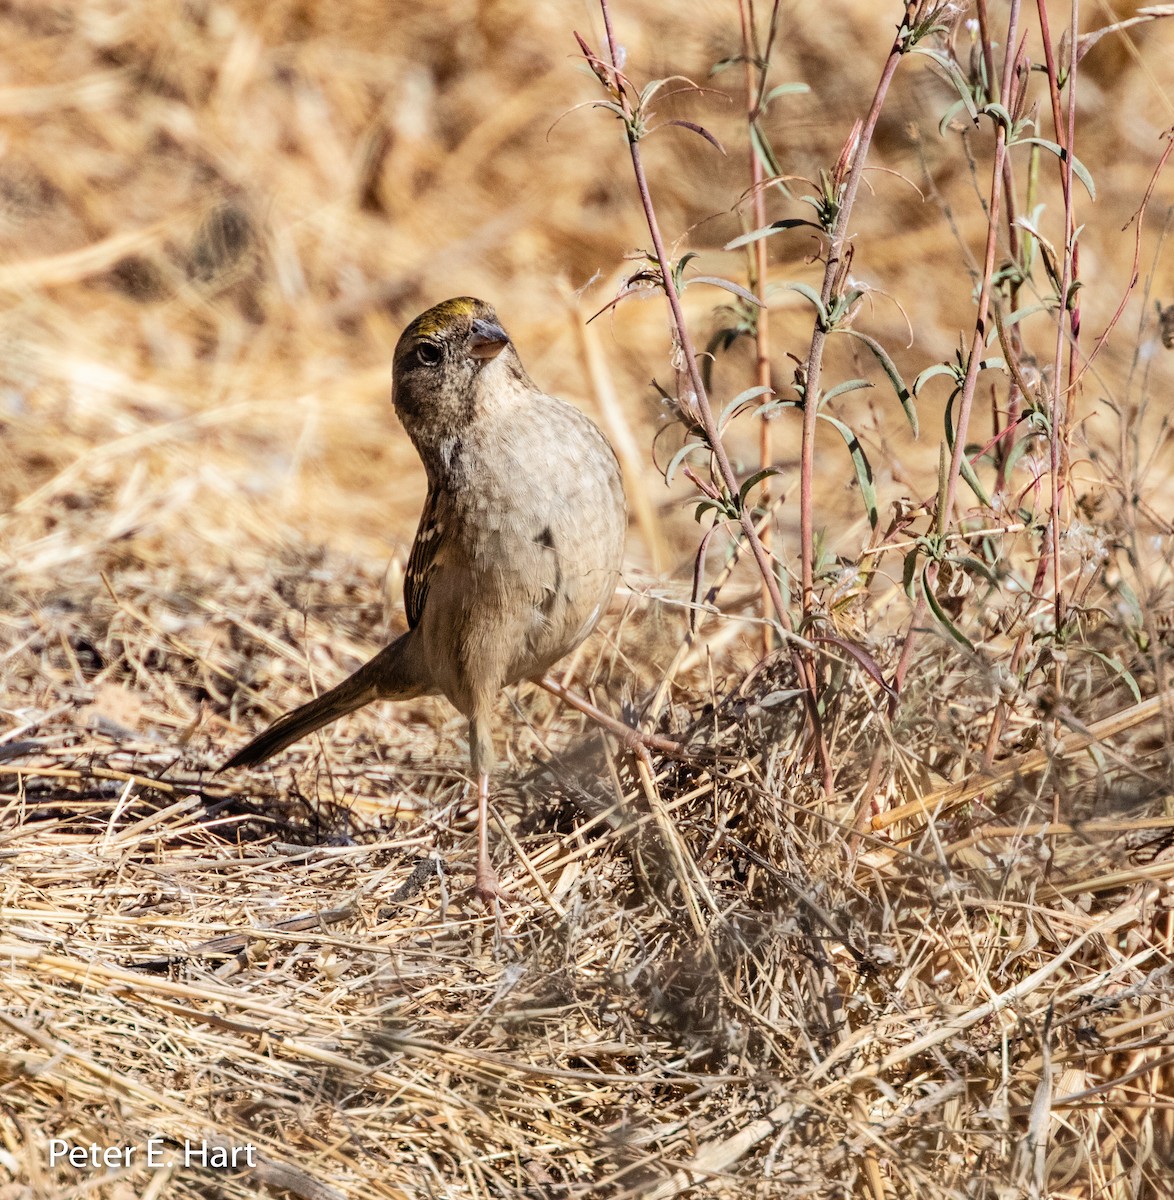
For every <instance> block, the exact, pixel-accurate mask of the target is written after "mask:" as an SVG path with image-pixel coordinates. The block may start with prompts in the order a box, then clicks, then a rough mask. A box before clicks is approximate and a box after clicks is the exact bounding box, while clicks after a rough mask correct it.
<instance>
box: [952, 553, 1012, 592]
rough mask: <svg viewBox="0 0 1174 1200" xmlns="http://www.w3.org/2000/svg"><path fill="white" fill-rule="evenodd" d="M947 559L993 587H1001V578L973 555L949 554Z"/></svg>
mask: <svg viewBox="0 0 1174 1200" xmlns="http://www.w3.org/2000/svg"><path fill="white" fill-rule="evenodd" d="M946 558H947V559H948V560H949V561H950V562H952V563H957V564H958V566H960V567H961V568H962V569H963V570H964V571H966V572H967V573H968V574H970V575H978V576H981V577H982V578H983V579H985V580H986V581H987V583H989V584H990V585H991V587H993V588H997V587H998V586H999V577H998V576H997V575H996V574H995V573H994V571H992V570H991V569H990V567H989V566H987V564H986V563H984V562H983V561H982V559H981V558H975V557H974V555H972V554H947V555H946Z"/></svg>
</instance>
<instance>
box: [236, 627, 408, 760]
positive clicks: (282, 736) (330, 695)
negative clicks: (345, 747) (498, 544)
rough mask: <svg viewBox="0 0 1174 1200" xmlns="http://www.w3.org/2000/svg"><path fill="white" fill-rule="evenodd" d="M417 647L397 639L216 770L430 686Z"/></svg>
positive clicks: (259, 757)
mask: <svg viewBox="0 0 1174 1200" xmlns="http://www.w3.org/2000/svg"><path fill="white" fill-rule="evenodd" d="M413 649H414V647H413V646H412V645H411V634H410V633H405V634H404V635H403V636H402V637H399V638H396V640H395V641H394V642H392V643H391V645H390V646H387V647H385V648H384V649H383V650H381V651H380V652H379V653H378V654H377V655H376V656H375V657H374V658H373V659H371V661H370V662H368V663H364V665H363V666H361V667H360V668H359V669H358V670H357V671H356V672H355V673H354V674H353V675H350V676H348V677H347V678H346V679H344V680H343V681H342V683H340V684H338V685H337V686H336V687H332V688H331V689H330V691H328V692H324V693H323V694H322V695H321V696H319V697H318V698H317V699H316V700H311V701H309V702H308V703H307V704H303V705H302V706H301V707H300V708H295V709H294V710H293V711H292V712H287V713H286V714H285V716H283V717H278V719H277V720H276V721H274V722H273V724H272V725H270V726H269V728H268V729H266V730H265V731H264V733H260V734H258V735H257V736H256V737H255V738H253V740H252V741H251V742H249V743H248V744H247V745H245V746H242V747H241V748H240V749H239V750H238V751H237V752H236V753H235V754H234V755H233V756H232V757H231V758H229V759H228V760H227V761H226V762H224V763H223V764H222V765H221V766H220V767H218V768H217V770H216V773H217V774H218V775H219V774H220V772H221V771H228V770H231V769H232V768H233V767H251V766H254V765H255V764H256V763H261V762H264V761H265V760H266V759H267V758H271V757H272V756H273V755H274V754H277V753H279V752H280V751H282V750H284V749H285V748H286V747H287V746H290V745H292V744H293V743H294V742H296V741H298V740H299V739H300V738H303V737H305V736H306V735H307V734H308V733H313V732H314V730H315V729H321V728H322V726H323V725H329V724H330V722H331V721H336V720H338V718H339V717H344V716H346V714H347V713H352V712H354V711H355V710H356V709H359V708H362V707H363V706H364V705H366V704H370V703H371V702H372V701H373V700H408V699H410V698H411V697H412V696H419V695H421V694H422V693H424V692H426V691H429V690H431V689H430V688H428V687H427V686H426V685H424V684H423V683H421V682H420V681H419V680H418V678H416V676H417V672H416V671H414V670H413V669H412V668H413V665H414V658H415V656H414V655H413V654H412V653H411V651H412V650H413Z"/></svg>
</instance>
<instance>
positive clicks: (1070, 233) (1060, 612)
mask: <svg viewBox="0 0 1174 1200" xmlns="http://www.w3.org/2000/svg"><path fill="white" fill-rule="evenodd" d="M1079 8H1080V6H1079V0H1072V4H1071V10H1070V11H1071V17H1070V19H1071V30H1070V34H1069V42H1070V47H1069V58H1068V63H1067V68H1068V72H1067V79H1066V81H1065V86H1066V87H1067V88H1068V109H1067V113H1062V108H1061V103H1060V77H1059V72H1058V68H1057V64H1056V57H1055V52H1054V49H1053V46H1052V36H1051V30H1050V28H1049V26H1048V11H1047V5H1046V3H1045V0H1036V9H1037V11H1038V12H1039V21H1040V32H1041V33H1042V35H1043V44H1044V61H1045V63H1046V65H1047V71H1048V92H1049V95H1050V97H1051V101H1052V123H1053V125H1054V127H1055V131H1056V141H1057V142H1058V143H1059V144H1060V146H1061V148H1062V150H1063V151H1064V153H1063V155H1062V156H1061V159H1060V185H1061V188H1062V190H1063V195H1064V262H1063V265H1062V267H1061V270H1060V317H1059V319H1058V320H1057V322H1056V349H1055V353H1054V356H1053V359H1052V405H1051V410H1052V420H1051V444H1050V450H1051V464H1050V465H1051V485H1052V486H1051V497H1050V507H1051V513H1050V516H1049V520H1048V533H1049V537H1048V553H1049V554H1050V556H1051V560H1052V564H1051V565H1052V591H1053V597H1052V602H1053V608H1054V622H1055V631H1056V634H1057V636H1058V635H1059V634H1060V631H1061V630H1062V629H1063V626H1064V592H1063V586H1062V578H1061V565H1060V526H1061V524H1062V523H1063V520H1064V496H1065V494H1066V492H1067V484H1066V480H1067V470H1068V449H1069V447H1068V439H1069V433H1070V430H1071V428H1072V422H1073V420H1074V417H1075V407H1074V406H1075V400H1076V389H1075V386H1074V384H1075V382H1076V377H1077V376H1076V371H1077V358H1078V348H1079V340H1078V339H1079V336H1080V308H1079V305H1078V304H1076V303H1075V300H1073V301H1072V303H1071V306H1070V304H1069V293H1070V292H1071V290H1072V284H1073V282H1074V280H1075V278H1076V271H1077V257H1076V243H1075V234H1076V214H1075V209H1074V202H1075V197H1074V195H1073V191H1072V154H1073V146H1074V144H1075V140H1076V64H1077V29H1078V24H1077V22H1078V20H1079V17H1080V12H1079ZM1065 314H1067V315H1068V322H1069V326H1068V329H1067V330H1065V328H1064V317H1065ZM1066 334H1067V336H1068V337H1070V338H1071V344H1070V345H1069V347H1068V378H1067V384H1066V386H1065V388H1064V392H1065V402H1064V404H1063V405H1061V403H1060V377H1061V368H1062V367H1063V365H1064V349H1065V347H1064V342H1065V336H1066ZM1061 684H1062V679H1061V660H1060V658H1059V657H1057V659H1056V661H1055V677H1054V679H1053V686H1054V687H1055V689H1056V693H1057V695H1059V694H1061Z"/></svg>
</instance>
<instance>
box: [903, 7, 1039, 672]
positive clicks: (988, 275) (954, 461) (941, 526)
mask: <svg viewBox="0 0 1174 1200" xmlns="http://www.w3.org/2000/svg"><path fill="white" fill-rule="evenodd" d="M1019 7H1020V0H1011V4H1010V12H1009V13H1008V15H1007V40H1006V54H1005V56H1004V61H1003V76H1002V80H1001V84H1000V88H999V98H1000V103H1001V104H1002V105H1003V107H1004V108H1005V109H1007V110H1008V111H1010V104H1011V88H1012V86H1013V80H1014V77H1015V60H1016V57H1017V54H1018V52H1017V51H1016V49H1015V40H1016V35H1017V32H1018V27H1019ZM985 11H986V6H985V3H984V0H979V13H980V28H982V29H984V30H988V31H989V26H987V25H986V22H985ZM983 37H984V38H986V39H987V40H988V41H989V32H984V34H983ZM991 84H992V86H993V84H994V80H993V79H992V80H991ZM1006 154H1007V130H1006V127H1005V126H1004V125H1003V124H1002V123H1001V122H999V123H998V124H996V126H995V153H994V165H993V167H992V169H991V192H990V202H989V208H988V210H987V238H986V254H985V256H984V258H983V268H982V284H981V286H980V289H979V294H978V312H977V314H976V316H975V320H974V335H973V337H972V338H971V340H970V355H969V357H968V358H967V361H966V376H965V379H964V381H963V384H962V394H961V397H960V403H959V406H958V423H957V426H956V427H955V430H954V449H953V452H952V453H951V455H950V467H949V471H948V474H947V476H946V487H945V495H944V497H943V498H942V500H941V508H940V509H939V511H938V514H937V529H938V532H939V533H942V532H944V530H945V528H946V524H947V522H948V521H949V518H950V515H951V514H952V513H953V511H954V501H955V498H956V496H957V493H958V479H959V476H960V475H961V472H962V456H963V455H964V454H965V453H966V435H967V431H968V430H969V427H970V414H971V412H972V411H973V408H974V392H975V386H976V384H977V381H978V367H979V363H980V362H981V361H982V351H983V347H984V346H985V344H986V335H987V324H988V320H989V317H990V305H991V292H992V290H993V281H994V275H995V254H996V251H997V250H998V242H999V214H1000V201H1001V199H1002V190H1003V163H1004V160H1005V158H1006ZM935 578H936V572H932V573H931V578H930V582H931V583H932V582H933V579H935ZM925 609H926V603H925V600H924V599H922V600H919V601H918V604H917V606H916V608H915V609H914V612H913V617H912V619H911V621H910V624H909V633H908V635H907V636H906V638H905V645H904V646H903V647H902V648H901V658H900V661H899V662H898V663H897V670H896V672H895V676H894V682H895V685H896V686H897V688H898V689H899V688H900V687H901V684H902V682H903V681H904V678H905V674H906V672H907V671H908V670H909V664H910V662H911V661H912V657H913V648H914V646H915V644H916V635H917V632H918V629H919V628H920V626H921V621H922V620H923V618H924V616H925Z"/></svg>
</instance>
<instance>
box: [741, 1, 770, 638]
mask: <svg viewBox="0 0 1174 1200" xmlns="http://www.w3.org/2000/svg"><path fill="white" fill-rule="evenodd" d="M775 3H776V6H777V3H778V0H775ZM750 4H751V0H738V16H739V18H740V19H741V23H742V59H743V62H744V65H745V68H746V128H747V130H748V132H749V133H750V138H749V142H750V189H751V193H750V195H751V213H752V217H753V223H754V224H753V228H755V229H762V228H763V226H765V225H766V190H765V184H764V176H763V171H762V160H761V159H760V158H759V156H758V152H757V150H756V149H755V147H754V135H753V130H754V124H755V122H756V121H757V120H758V118H759V117H760V116H761V115H762V107H761V106H762V95H763V86H762V85H763V82H764V79H765V72H766V68H765V66H764V65H763V64H761V63H759V61H758V53H757V44H756V39H755V36H754V28H753V13H752V12H750V11H748V9H749V6H750ZM749 250H750V252H751V253H750V262H751V272H750V274H751V279H750V286H751V289H752V290H753V292H754V294H755V296H757V297H758V302H759V304H760V305H761V308H760V309H759V310H758V314H757V318H756V320H755V323H754V353H755V364H754V365H755V384H756V385H757V386H758V387H763V388H769V387H770V385H771V381H770V315H769V312H768V310H767V307H766V239H765V238H759V239H758V240H757V241H756V242H752V243H751V244H750V246H749ZM766 395H767V393H766V392H764V393H763V396H764V397H765V396H766ZM771 440H772V439H771V422H770V419H769V418H768V417H762V418H761V419H760V421H759V424H758V465H759V467H760V469H761V470H764V471H765V470H766V469H767V468H768V467H769V466H770V465H771V464H772V462H773V461H774V453H773V448H772V445H771ZM770 497H771V493H770V479H769V477H768V478H766V479H764V480H763V481H762V492H761V495H760V499H759V505H760V506H761V507H762V508H763V509H769V508H770ZM771 542H772V530H771V526H770V524H766V525H764V526H763V527H762V546H763V549H764V550H766V552H767V553H768V554H769V553H770V549H771ZM770 605H771V597H770V589H769V588H768V587H767V583H766V580H765V579H764V580H763V581H762V615H763V616H764V617H765V616H766V614H767V612H768V611H769V609H770ZM773 642H774V639H773V636H772V632H771V627H770V625H768V624H764V625H763V627H762V651H763V653H764V654H769V653H770V651H771V649H772V648H773Z"/></svg>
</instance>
